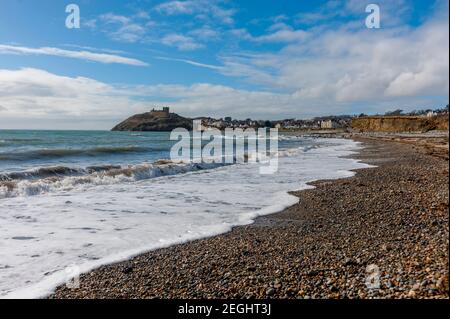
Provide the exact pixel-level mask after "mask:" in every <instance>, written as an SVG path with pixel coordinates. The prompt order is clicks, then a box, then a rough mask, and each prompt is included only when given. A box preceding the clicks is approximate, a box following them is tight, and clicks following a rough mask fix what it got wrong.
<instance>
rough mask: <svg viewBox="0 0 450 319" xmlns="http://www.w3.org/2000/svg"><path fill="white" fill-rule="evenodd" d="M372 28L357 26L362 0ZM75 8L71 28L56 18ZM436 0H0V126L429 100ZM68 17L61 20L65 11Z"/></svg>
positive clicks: (439, 70) (441, 74) (444, 78)
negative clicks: (159, 109)
mask: <svg viewBox="0 0 450 319" xmlns="http://www.w3.org/2000/svg"><path fill="white" fill-rule="evenodd" d="M371 3H375V4H377V5H378V7H379V9H380V28H371V29H369V28H367V26H366V18H367V16H368V15H369V14H371V13H370V12H369V13H368V12H366V7H367V5H369V4H371ZM69 4H76V5H77V6H78V8H79V10H80V27H79V28H68V27H67V26H66V20H67V17H68V16H69V14H70V12H69V13H67V12H66V6H67V5H69ZM448 10H449V8H448V0H437V1H433V0H379V1H375V0H367V1H365V0H347V1H344V0H332V1H322V0H315V1H310V0H295V1H294V0H277V1H273V0H259V1H256V0H239V1H237V0H236V1H232V0H179V1H177V0H176V1H173V0H168V1H167V0H166V1H153V0H129V1H121V0H77V1H75V0H71V1H63V0H40V1H33V0H0V129H99V130H100V129H101V130H103V129H110V128H111V127H113V126H114V125H115V124H117V122H120V121H122V120H123V119H125V118H127V117H128V116H131V115H133V114H135V113H142V112H145V111H148V110H150V109H152V108H153V107H154V106H163V105H164V106H170V108H171V110H172V111H174V112H176V113H178V114H180V115H183V116H188V117H195V116H211V117H216V118H219V117H225V116H231V117H233V118H238V119H245V118H253V119H271V120H277V119H283V118H312V117H315V116H321V115H330V114H334V115H339V114H359V113H366V114H376V113H384V112H386V111H390V110H395V109H399V108H400V109H403V110H405V111H411V110H414V109H424V108H438V107H443V106H445V105H447V104H448V99H449V98H448V97H449V39H448V38H449V17H448ZM71 21H72V20H71Z"/></svg>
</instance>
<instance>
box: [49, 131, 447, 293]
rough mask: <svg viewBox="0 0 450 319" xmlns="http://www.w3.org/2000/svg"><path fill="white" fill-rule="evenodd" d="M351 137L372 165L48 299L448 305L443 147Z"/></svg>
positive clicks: (106, 270)
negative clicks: (419, 301)
mask: <svg viewBox="0 0 450 319" xmlns="http://www.w3.org/2000/svg"><path fill="white" fill-rule="evenodd" d="M355 139H357V140H358V141H360V142H362V143H363V145H364V149H362V150H361V151H360V152H359V154H357V155H352V157H353V158H357V159H359V160H361V161H362V162H364V163H368V164H371V165H375V166H376V167H375V168H367V169H360V170H357V171H356V175H355V176H354V177H351V178H345V179H339V180H322V181H317V182H314V183H312V185H313V186H315V188H313V189H308V190H303V191H299V192H294V193H293V194H294V195H296V196H297V197H298V198H299V202H298V204H295V205H293V206H291V207H290V208H288V209H286V210H284V211H282V212H279V213H276V214H272V215H268V216H263V217H259V218H257V219H256V220H255V222H254V223H253V224H251V225H248V226H241V227H236V228H234V229H233V230H232V231H231V232H229V233H226V234H223V235H219V236H215V237H211V238H206V239H201V240H196V241H192V242H188V243H185V244H181V245H176V246H172V247H169V248H164V249H159V250H155V251H150V252H147V253H144V254H141V255H138V256H136V257H134V258H132V259H130V260H127V261H124V262H119V263H116V264H111V265H106V266H102V267H100V268H98V269H96V270H93V271H91V272H89V273H86V274H83V275H82V276H81V278H80V287H79V288H67V287H66V286H61V287H59V288H58V289H57V290H56V291H55V293H54V294H53V295H51V296H49V298H249V299H252V298H257V299H261V298H262V299H265V298H300V299H323V298H336V299H343V298H449V293H448V281H449V279H448V274H449V265H448V260H449V256H448V253H449V210H448V195H449V188H448V179H449V177H448V169H449V162H448V148H447V156H446V157H445V156H442V152H440V153H439V154H438V155H439V156H436V154H435V153H433V152H432V151H431V152H430V151H429V149H426V150H425V151H423V150H422V149H420V148H418V147H416V146H415V145H414V144H408V143H399V142H398V141H386V140H381V139H374V138H371V139H365V138H361V137H356V138H355ZM447 143H448V138H447ZM447 145H448V144H447ZM368 283H369V284H374V285H369V286H368Z"/></svg>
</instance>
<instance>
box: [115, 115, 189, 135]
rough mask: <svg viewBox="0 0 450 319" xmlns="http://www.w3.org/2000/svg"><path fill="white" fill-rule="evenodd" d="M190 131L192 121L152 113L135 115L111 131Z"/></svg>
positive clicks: (175, 116) (176, 116)
mask: <svg viewBox="0 0 450 319" xmlns="http://www.w3.org/2000/svg"><path fill="white" fill-rule="evenodd" d="M178 127H181V128H185V129H188V130H192V120H191V119H188V118H185V117H182V116H180V115H178V114H175V113H169V112H161V111H157V112H155V111H152V112H147V113H143V114H136V115H133V116H131V117H130V118H128V119H126V120H125V121H123V122H121V123H119V124H117V125H116V126H115V127H114V128H113V129H112V131H159V132H163V131H171V130H173V129H175V128H178Z"/></svg>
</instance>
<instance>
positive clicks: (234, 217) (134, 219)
mask: <svg viewBox="0 0 450 319" xmlns="http://www.w3.org/2000/svg"><path fill="white" fill-rule="evenodd" d="M321 141H322V142H323V143H322V146H321V147H317V148H309V149H296V150H289V151H286V152H287V153H289V154H288V156H282V157H281V158H280V159H279V171H278V172H277V173H276V174H274V175H260V174H259V170H258V166H257V165H232V166H221V167H219V168H216V169H213V170H208V171H204V170H197V171H190V172H186V173H185V174H178V175H165V176H161V177H155V178H150V179H147V178H142V179H139V178H134V177H133V179H132V180H124V182H117V180H115V181H114V182H113V183H105V182H104V181H102V182H99V183H95V182H94V183H92V182H89V183H79V184H76V185H75V186H74V185H70V187H69V188H64V187H60V188H57V189H56V188H55V189H53V190H52V191H49V192H47V193H45V194H40V195H37V196H17V197H11V198H4V199H2V200H1V202H0V203H1V205H0V297H3V298H14V297H22V298H36V297H41V296H45V295H47V294H49V293H51V292H52V290H53V289H54V287H55V286H57V285H59V284H62V283H64V282H65V281H66V280H67V273H66V271H65V269H66V268H67V267H68V266H72V265H77V266H78V267H79V269H80V270H81V271H82V272H85V271H88V270H90V269H92V268H95V267H98V266H100V265H102V264H107V263H111V262H115V261H119V260H123V259H127V258H129V257H130V256H133V255H136V254H138V253H141V252H143V251H148V250H152V249H156V248H160V247H166V246H170V245H173V244H177V243H182V242H185V241H188V240H193V239H197V238H202V237H207V236H212V235H216V234H220V233H223V232H226V231H229V230H230V229H231V227H233V226H236V225H244V224H249V223H251V222H252V221H253V220H254V219H255V218H256V217H257V216H260V215H264V214H270V213H274V212H277V211H280V210H282V209H283V208H285V207H287V206H290V205H292V204H294V203H296V202H297V201H298V199H297V198H296V197H294V196H292V195H289V194H288V193H287V192H288V191H291V190H299V189H305V188H308V187H310V186H308V185H307V183H308V182H310V181H313V180H317V179H330V178H341V177H349V176H352V175H353V172H351V171H349V170H351V169H357V168H363V167H368V165H365V164H362V163H359V162H358V161H356V160H353V159H349V158H342V157H341V156H345V155H350V154H351V153H352V151H354V150H356V149H357V148H358V145H357V143H355V142H352V141H349V140H338V139H330V140H321ZM124 176H125V177H121V178H129V176H126V175H124Z"/></svg>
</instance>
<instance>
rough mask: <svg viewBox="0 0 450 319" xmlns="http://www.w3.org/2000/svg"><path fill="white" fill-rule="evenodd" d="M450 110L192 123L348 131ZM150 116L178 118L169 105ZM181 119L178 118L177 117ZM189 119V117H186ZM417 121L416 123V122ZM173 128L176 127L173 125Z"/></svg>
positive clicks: (436, 115) (216, 126)
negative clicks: (363, 122)
mask: <svg viewBox="0 0 450 319" xmlns="http://www.w3.org/2000/svg"><path fill="white" fill-rule="evenodd" d="M448 110H449V107H448V105H446V106H445V107H442V108H435V109H431V108H424V109H422V110H419V111H412V112H403V111H402V110H401V109H397V110H395V111H389V112H386V113H384V114H375V115H366V114H359V115H334V116H333V115H331V116H322V117H315V118H311V119H297V118H289V119H283V120H254V119H251V118H247V119H245V120H241V119H235V118H232V117H231V116H227V117H224V118H213V117H194V118H192V120H201V121H202V127H204V128H206V129H208V128H210V129H213V128H214V129H219V130H224V129H225V128H242V129H246V128H259V127H271V128H277V129H279V130H281V131H298V130H305V131H310V130H339V129H340V130H346V129H349V128H351V127H352V121H353V122H355V120H357V119H369V118H394V117H400V118H402V119H403V120H406V119H411V120H417V119H418V120H425V119H434V118H442V117H445V116H447V117H448V114H449V113H448ZM144 114H148V116H150V117H151V119H152V121H153V120H154V119H158V120H160V121H161V120H162V121H164V120H168V119H170V118H171V117H173V116H175V115H176V114H175V113H171V112H170V108H169V107H168V106H164V107H162V108H158V107H155V108H153V109H152V110H151V111H150V112H148V113H144ZM176 116H178V115H176ZM184 119H187V118H184ZM415 122H417V121H415ZM171 126H173V125H171Z"/></svg>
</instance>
